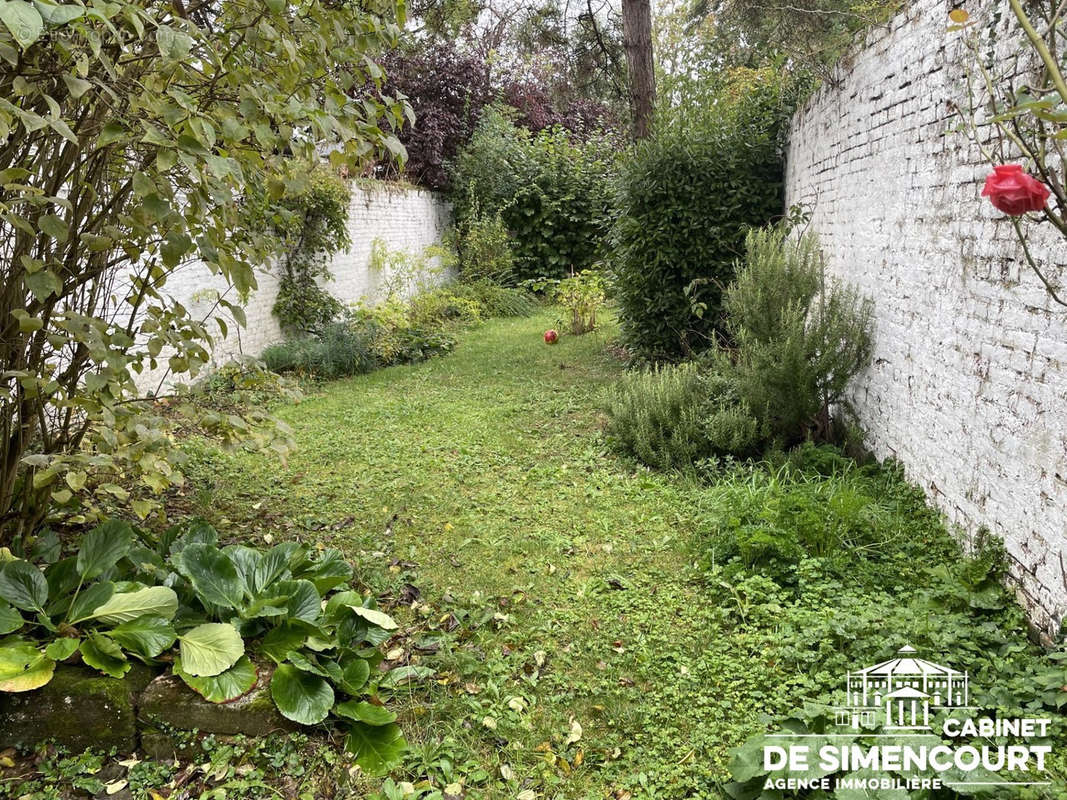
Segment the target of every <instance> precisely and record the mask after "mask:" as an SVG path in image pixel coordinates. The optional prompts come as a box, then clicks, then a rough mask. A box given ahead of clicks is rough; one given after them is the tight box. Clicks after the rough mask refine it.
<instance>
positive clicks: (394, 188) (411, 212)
mask: <svg viewBox="0 0 1067 800" xmlns="http://www.w3.org/2000/svg"><path fill="white" fill-rule="evenodd" d="M350 188H351V193H352V200H351V203H350V205H349V216H348V232H349V235H350V237H351V239H352V245H351V247H350V248H349V250H348V251H347V252H341V253H338V254H337V255H336V256H334V258H333V259H332V261H331V263H330V272H331V273H332V274H333V278H334V279H333V280H332V281H329V282H327V283H325V284H323V285H324V287H325V288H326V289H327V290H328V291H329V292H330V293H331V294H333V295H334V296H335V297H337V298H338V299H339V300H341V302H343V303H355V302H357V301H359V300H363V299H371V300H373V299H374V298H375V297H376V296H377V295H378V293H379V291H380V289H381V287H382V283H383V279H384V278H385V276H382V275H379V274H377V273H375V271H374V270H372V269H370V265H369V264H370V253H371V246H372V243H373V242H374V240H375V239H376V238H381V239H382V240H384V241H385V243H386V246H387V247H388V248H389V249H390V250H407V251H409V252H411V253H413V254H414V253H419V252H421V251H422V250H423V249H424V248H425V247H427V246H428V245H432V244H436V243H439V242H440V241H441V237H442V235H443V234H444V232H445V230H446V229H447V228H448V227H449V225H450V224H451V210H450V208H449V205H448V203H446V202H445V201H443V200H442V199H440V198H439V197H438V196H436V195H434V194H433V193H431V192H428V191H425V190H422V189H414V188H411V187H407V186H402V185H399V184H390V183H371V182H365V181H363V182H352V183H350ZM279 279H280V274H279V270H278V269H276V268H265V269H261V270H259V271H257V273H256V281H257V283H258V285H259V288H258V289H257V290H256V291H255V292H253V293H252V295H251V296H250V297H249V299H248V302H247V303H246V304H245V307H244V311H245V316H246V318H247V322H248V324H247V327H245V328H241V327H240V326H238V325H237V324H236V323H234V322H232V321H230V323H229V335H228V336H227V337H226V338H224V339H222V338H220V339H219V340H218V341H217V343H216V346H215V349H214V352H213V359H212V360H213V362H214V363H215V364H224V363H226V362H227V361H230V360H232V359H233V358H234V357H236V356H241V355H246V356H258V355H259V354H260V353H261V352H262V351H263V349H264V348H265V347H267V345H270V344H274V343H276V342H279V341H281V340H282V339H283V338H284V336H283V334H282V332H281V329H280V328H279V327H278V321H277V320H276V319H275V318H274V315H273V314H271V308H272V307H273V305H274V300H275V298H276V297H277V296H278V284H279ZM166 293H167V294H168V295H170V296H171V297H172V298H174V299H175V300H177V301H179V302H180V303H182V304H183V305H185V306H186V308H188V309H189V311H190V313H191V314H192V315H193V316H194V317H196V318H198V319H204V318H207V317H209V316H217V312H216V311H214V306H215V303H216V298H217V297H218V296H219V295H220V294H221V295H225V296H226V297H227V299H233V298H235V297H236V292H234V291H233V289H232V288H231V287H230V286H229V285H228V284H227V283H226V282H225V281H224V280H222V279H221V278H220V277H219V276H217V275H212V274H211V272H210V271H209V270H208V269H207V267H205V266H204V265H203V264H200V263H190V264H187V265H185V266H183V267H181V268H179V269H177V270H176V271H175V272H174V274H173V276H172V277H171V278H170V279H169V280H168V281H167V285H166ZM211 331H212V333H213V334H214V333H217V332H218V328H217V327H216V326H215V325H211ZM167 381H168V376H167V375H166V373H165V370H164V369H160V370H158V371H156V372H154V373H152V374H146V375H145V376H144V377H143V378H141V379H140V380H139V381H138V382H139V384H140V386H141V388H142V389H145V390H148V391H154V390H155V389H156V388H157V387H158V386H160V385H161V383H162V385H164V386H165V385H166V383H167Z"/></svg>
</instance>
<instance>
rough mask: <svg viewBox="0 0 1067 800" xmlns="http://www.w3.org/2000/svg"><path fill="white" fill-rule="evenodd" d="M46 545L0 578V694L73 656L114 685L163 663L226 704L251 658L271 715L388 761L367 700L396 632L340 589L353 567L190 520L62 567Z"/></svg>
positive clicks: (328, 555) (380, 718)
mask: <svg viewBox="0 0 1067 800" xmlns="http://www.w3.org/2000/svg"><path fill="white" fill-rule="evenodd" d="M45 544H47V547H46V552H47V558H46V559H45V563H44V565H43V566H38V565H37V564H35V563H32V562H31V561H28V560H23V559H14V560H11V561H8V562H7V563H5V564H4V565H3V567H2V568H0V635H4V636H5V637H6V638H4V639H3V640H0V691H4V692H24V691H31V690H33V689H36V688H39V687H41V686H43V685H45V684H46V683H48V682H49V681H50V680H51V678H52V675H53V672H54V671H55V667H56V664H57V663H59V662H62V661H67V660H69V659H72V658H74V657H75V654H77V657H78V658H80V659H81V661H83V662H84V663H85V664H86V665H88V666H90V667H93V668H94V669H97V670H99V671H101V672H103V673H104V674H106V675H110V676H112V677H115V678H119V677H122V676H123V675H124V674H125V673H126V672H127V671H128V670H129V669H130V666H131V662H130V659H131V658H133V659H137V660H139V661H143V662H145V663H148V664H156V665H159V664H162V663H163V662H162V660H161V659H162V657H163V656H164V654H168V655H170V657H171V658H170V660H171V662H172V667H171V669H172V670H173V672H174V674H175V675H177V676H178V677H180V678H181V679H182V680H183V681H185V683H187V684H188V685H189V686H190V687H191V688H192V689H193V690H194V691H196V692H197V693H198V694H201V695H202V696H203V697H204V698H205V699H206V700H209V701H211V702H214V703H224V702H228V701H231V700H234V699H236V698H237V697H240V696H241V695H243V694H245V693H246V692H248V691H250V690H251V689H252V687H253V686H254V685H255V684H256V681H257V680H258V672H259V667H258V666H257V663H256V662H255V661H253V660H252V658H250V655H254V656H255V657H256V658H257V659H260V660H267V661H270V662H273V663H274V669H273V672H272V674H271V679H270V692H271V696H272V698H273V699H274V703H275V705H276V706H277V707H278V710H279V712H280V713H281V714H282V715H283V716H285V717H287V718H288V719H291V720H293V721H294V722H298V723H300V724H302V725H316V724H318V723H321V722H323V721H325V720H326V719H327V717H330V716H331V715H332V716H333V718H334V719H335V720H341V721H343V722H344V725H345V726H346V728H347V739H346V747H347V748H348V749H349V750H350V751H351V752H353V753H355V754H356V760H357V763H359V764H360V765H361V766H362V767H363V769H364V770H366V771H367V772H369V773H372V774H376V773H379V772H383V771H385V770H387V769H388V768H389V767H390V766H391V765H392V764H393V763H394V762H396V761H397V760H398V759H399V757H400V755H401V753H402V752H403V749H404V739H403V735H402V733H401V731H400V729H399V727H397V726H396V725H395V724H394V723H395V718H396V717H395V715H394V714H393V713H392V712H389V711H387V710H386V709H384V708H382V707H381V706H380V705H375V704H372V703H370V702H368V699H373V698H375V697H376V696H377V692H378V687H379V686H380V685H382V684H383V682H387V676H386V675H385V674H383V673H381V671H380V670H378V669H377V667H378V665H379V663H380V662H381V661H382V655H381V653H380V652H379V651H378V649H377V647H378V645H380V644H382V642H384V641H385V640H386V639H388V638H389V636H390V635H391V634H390V631H392V630H395V629H396V627H397V625H396V623H395V622H393V620H392V618H391V617H389V615H387V614H385V613H384V612H382V611H380V610H378V608H377V606H376V604H375V602H374V600H373V599H372V598H365V597H364V596H363V595H361V594H360V593H358V592H356V591H353V590H351V589H349V588H348V584H349V582H350V581H351V579H352V568H351V566H349V564H348V563H347V562H346V561H345V560H344V559H343V558H342V556H341V554H340V553H339V552H338V551H336V550H329V549H325V550H322V551H320V552H318V553H315V554H312V553H311V552H309V551H308V549H307V548H304V547H302V546H300V545H299V544H296V543H292V542H287V543H284V544H279V545H276V546H274V547H272V548H271V549H269V550H258V549H255V548H252V547H247V546H244V545H229V546H225V547H223V546H220V544H219V537H218V533H217V532H216V531H215V530H214V529H213V528H211V527H210V526H208V525H207V524H205V523H203V522H200V521H193V522H191V523H188V524H186V525H184V526H181V527H175V528H171V529H170V530H168V531H167V532H166V533H165V534H163V535H162V536H160V537H159V538H156V539H153V538H152V537H150V536H148V535H147V534H144V533H140V532H135V531H134V530H133V529H132V528H131V527H130V526H129V525H128V524H126V523H124V522H121V521H118V520H110V521H108V522H106V523H104V524H102V525H100V526H98V527H97V528H95V529H93V530H92V531H91V532H90V533H89V534H87V535H86V536H85V538H84V540H83V541H82V543H81V546H80V548H79V549H78V551H77V553H76V554H74V555H71V556H68V557H66V558H59V555H60V548H59V546H58V542H57V543H55V544H54V545H53V544H52V543H51V542H45ZM49 559H52V560H49ZM27 615H29V616H27Z"/></svg>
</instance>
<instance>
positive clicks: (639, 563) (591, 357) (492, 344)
mask: <svg viewBox="0 0 1067 800" xmlns="http://www.w3.org/2000/svg"><path fill="white" fill-rule="evenodd" d="M552 324H553V318H552V317H551V316H550V315H548V314H542V315H540V316H536V317H532V318H526V319H518V320H494V321H492V322H489V323H487V324H485V325H482V326H480V327H478V328H477V329H476V330H474V331H471V332H470V333H469V334H467V335H466V336H465V337H464V339H463V341H462V343H461V344H460V346H459V348H458V349H457V351H456V352H455V353H454V354H452V355H450V356H448V357H446V358H441V359H435V360H431V361H429V362H426V363H423V364H419V365H415V366H409V367H399V368H392V369H387V370H382V371H380V372H375V373H372V374H370V375H367V376H361V377H357V378H353V379H350V380H344V381H338V382H336V383H331V384H329V385H327V386H325V387H324V388H323V389H322V391H321V392H319V393H317V394H315V395H314V396H311V397H310V398H308V399H306V400H305V401H304V402H302V403H300V404H299V405H297V406H293V407H289V408H285V409H283V410H282V412H281V416H282V417H283V418H284V419H285V420H286V421H287V422H288V423H289V424H290V425H292V427H293V428H294V431H295V436H296V440H297V443H298V450H297V452H296V453H295V455H294V456H293V457H292V458H291V459H290V461H289V463H288V464H287V465H285V466H282V465H280V464H278V463H275V462H271V461H268V460H265V459H262V458H259V457H252V456H243V455H242V456H236V457H224V458H221V459H219V457H217V456H211V457H209V458H208V460H207V461H206V462H204V463H202V464H201V468H200V472H202V473H203V474H211V475H212V476H213V477H212V478H211V482H212V483H211V488H210V489H209V490H203V489H202V490H201V491H200V492H199V494H198V496H197V499H198V501H199V504H200V512H201V513H203V514H204V515H205V516H207V517H208V518H210V519H211V520H212V521H213V522H215V523H216V524H217V525H218V527H219V529H220V530H222V531H230V532H233V533H234V534H238V535H239V534H242V533H245V532H248V533H250V534H252V535H253V536H262V535H264V534H268V535H271V536H273V537H274V538H275V539H277V538H281V537H292V536H298V537H304V538H309V539H311V540H314V541H319V542H323V543H324V544H329V545H332V546H336V547H339V548H340V549H342V550H343V551H344V552H345V553H346V554H347V555H348V556H349V557H351V558H352V559H353V560H354V561H355V562H356V564H357V569H359V570H360V571H361V578H362V579H363V580H364V581H365V582H367V583H368V584H369V585H371V586H373V587H375V588H376V589H377V590H379V591H381V592H383V593H384V594H385V595H386V596H391V597H392V598H393V599H394V600H395V599H398V598H401V597H403V598H404V599H408V600H409V601H410V598H411V596H412V589H411V588H408V589H407V590H406V592H407V594H405V585H409V586H410V587H414V589H415V590H417V592H418V598H419V599H418V605H417V608H416V609H415V611H413V612H411V614H410V616H409V617H408V622H409V623H410V624H411V625H412V626H413V627H415V628H416V629H417V630H419V631H420V632H421V631H423V630H424V629H425V632H422V633H420V634H419V635H416V636H415V637H414V638H412V639H411V640H410V641H409V643H408V644H407V645H406V646H405V653H404V656H403V657H402V658H403V660H405V661H407V660H409V659H410V660H411V661H412V662H413V663H419V664H425V665H430V666H432V667H434V668H435V669H436V670H437V675H436V678H435V679H434V681H433V682H432V683H431V685H430V686H429V688H428V689H427V687H419V688H418V689H417V690H413V691H412V693H411V696H410V699H409V701H408V702H409V706H410V707H409V708H408V709H407V716H408V717H409V719H408V723H407V728H408V732H409V739H410V740H411V742H412V745H413V752H412V759H413V764H414V767H413V768H414V769H415V771H416V772H417V771H418V770H419V769H423V770H424V771H425V772H426V773H427V774H428V775H430V776H433V777H435V778H437V779H438V781H439V782H440V783H441V785H445V784H449V783H454V782H463V783H464V784H469V785H470V786H471V788H472V789H473V790H474V791H475V792H476V794H477V795H478V796H484V797H514V796H515V794H516V793H517V792H518V791H520V790H521V787H523V786H526V785H531V784H532V785H535V786H536V787H537V790H538V792H541V791H545V792H546V793H548V794H549V795H555V796H560V797H584V796H592V797H602V796H605V794H610V792H608V791H606V790H608V789H612V788H613V787H616V786H617V787H619V788H620V789H622V788H625V787H629V788H630V790H631V791H634V790H635V789H637V788H639V787H640V786H641V785H642V784H646V785H647V784H654V785H657V786H658V785H661V784H662V785H667V784H671V785H674V784H676V785H677V789H678V791H679V792H680V793H688V792H691V791H693V790H694V789H699V787H700V785H702V784H703V783H706V782H707V781H708V780H709V779H710V777H711V776H713V775H721V774H722V771H723V765H724V764H725V762H726V759H727V750H728V749H729V748H730V747H733V746H736V745H737V744H739V743H740V742H741V741H742V740H743V739H744V737H745V736H746V735H747V734H749V733H752V732H753V731H755V730H757V729H759V728H760V727H761V724H760V723H759V721H758V715H759V712H760V711H761V710H762V709H763V706H764V704H766V703H767V701H768V699H769V698H768V696H767V693H766V685H765V683H764V681H763V680H761V676H762V674H763V670H762V669H761V667H760V664H759V652H758V649H757V648H755V647H754V646H749V645H748V644H747V643H746V642H745V641H744V639H743V637H735V638H734V639H732V640H729V639H727V638H725V637H726V636H727V635H728V629H727V628H726V627H725V622H724V614H723V613H722V612H721V611H720V609H719V608H717V607H716V606H715V605H714V604H711V603H709V602H707V600H706V599H705V598H704V595H705V592H704V591H703V590H702V587H701V585H700V584H699V582H698V581H697V579H696V576H695V575H694V574H693V572H692V570H691V569H690V565H689V564H688V563H687V560H688V556H687V547H686V542H687V541H688V540H689V537H690V535H691V533H692V531H693V528H694V525H695V524H696V519H697V518H698V514H697V507H696V504H695V503H693V502H691V500H690V495H691V492H689V491H688V487H687V486H686V485H685V484H684V483H681V482H679V481H678V480H677V479H674V478H664V477H662V476H657V475H653V474H648V473H645V472H641V471H635V470H634V469H633V468H632V467H631V466H628V465H626V464H624V463H620V462H619V461H618V460H617V459H616V458H614V457H613V456H612V455H609V454H608V453H607V451H606V448H605V445H604V443H603V442H602V441H601V438H600V436H599V428H600V424H601V411H600V398H601V396H602V393H603V390H604V388H605V386H606V385H607V384H609V383H610V382H611V381H613V380H614V379H615V378H616V377H617V376H618V375H619V373H620V372H621V370H622V366H621V364H620V363H619V362H618V361H617V360H616V359H614V358H613V357H612V356H611V355H610V354H609V351H608V348H607V347H606V344H607V342H608V340H609V338H610V337H611V336H612V335H613V333H614V332H613V330H612V329H611V328H610V327H608V328H605V329H603V330H602V331H601V332H599V333H597V334H591V335H587V336H584V337H572V336H564V337H563V338H562V339H561V341H560V343H559V344H558V345H556V346H554V347H549V346H546V345H545V344H544V343H543V342H542V341H541V333H542V331H543V330H544V329H545V328H546V327H550V326H551V325H552ZM398 616H400V618H401V619H403V617H404V613H403V612H399V613H398ZM434 628H437V629H439V632H438V631H435V630H432V629H434ZM450 628H451V629H452V630H451V631H449V630H448V629H450ZM444 634H447V635H444ZM420 635H421V637H422V638H421V640H420V638H419V637H420ZM420 644H421V645H424V648H423V649H422V650H420V649H419V645H420ZM435 649H436V652H432V653H431V652H427V651H432V650H435ZM770 699H772V700H773V698H770ZM767 710H768V711H774V710H777V709H772V708H768V709H767Z"/></svg>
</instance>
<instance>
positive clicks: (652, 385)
mask: <svg viewBox="0 0 1067 800" xmlns="http://www.w3.org/2000/svg"><path fill="white" fill-rule="evenodd" d="M703 407H704V385H703V382H702V381H701V378H700V371H699V370H698V369H697V367H696V366H694V365H693V364H680V365H677V366H673V365H667V366H663V367H659V368H654V369H650V370H644V371H639V372H632V373H630V374H628V375H626V376H624V377H623V379H622V380H621V381H620V382H619V383H618V384H617V385H616V386H615V387H614V388H613V389H612V391H611V393H610V396H609V400H608V414H609V422H608V427H607V435H608V440H609V441H610V442H612V444H613V445H614V446H615V448H616V449H618V450H620V451H621V452H623V453H626V454H628V455H630V456H632V457H634V458H636V459H637V460H638V461H640V462H642V463H643V464H647V465H648V466H650V467H655V468H657V469H677V468H683V469H684V468H687V467H691V466H692V465H693V464H694V463H695V462H696V461H698V460H699V459H701V458H704V457H705V456H706V455H707V443H706V442H705V440H704V435H703V430H702V423H703V418H702V410H703Z"/></svg>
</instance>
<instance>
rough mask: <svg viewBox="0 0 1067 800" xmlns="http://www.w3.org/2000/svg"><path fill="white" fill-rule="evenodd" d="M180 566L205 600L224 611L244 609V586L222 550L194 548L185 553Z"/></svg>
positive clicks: (195, 546)
mask: <svg viewBox="0 0 1067 800" xmlns="http://www.w3.org/2000/svg"><path fill="white" fill-rule="evenodd" d="M180 564H181V570H182V573H183V574H184V575H185V577H187V578H188V579H189V581H190V582H191V583H192V584H193V588H194V589H195V590H196V593H197V595H198V596H199V598H200V599H201V600H206V601H207V602H209V603H214V604H215V605H219V606H223V607H224V608H237V607H238V606H240V605H241V602H242V600H244V592H245V587H244V582H243V581H242V580H241V577H240V575H238V574H237V568H236V567H235V566H234V565H233V562H232V561H230V559H229V558H227V557H226V555H225V554H224V553H223V552H222V551H221V550H219V549H218V548H216V547H214V546H212V545H209V544H190V545H188V546H187V547H186V548H185V549H184V550H182V553H181V556H180Z"/></svg>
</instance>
